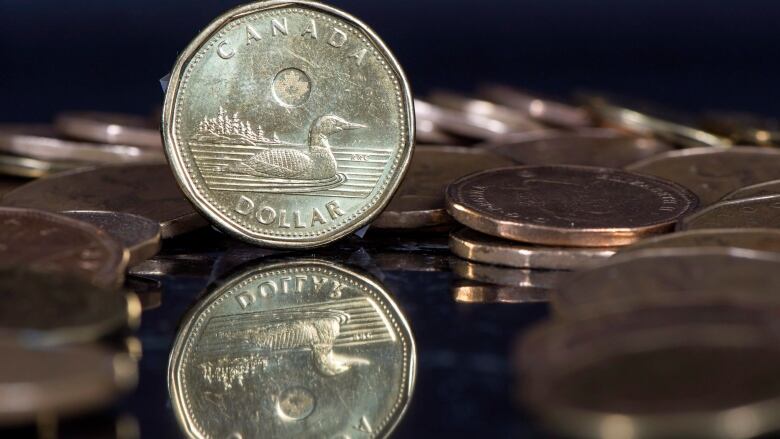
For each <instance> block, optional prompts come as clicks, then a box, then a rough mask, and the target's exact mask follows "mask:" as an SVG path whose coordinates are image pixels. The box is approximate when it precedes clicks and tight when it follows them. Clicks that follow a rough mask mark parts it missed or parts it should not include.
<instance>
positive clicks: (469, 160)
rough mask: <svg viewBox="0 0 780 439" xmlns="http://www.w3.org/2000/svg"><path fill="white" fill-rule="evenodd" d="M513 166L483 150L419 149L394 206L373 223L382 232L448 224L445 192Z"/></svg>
mask: <svg viewBox="0 0 780 439" xmlns="http://www.w3.org/2000/svg"><path fill="white" fill-rule="evenodd" d="M510 165H512V162H511V161H510V160H507V159H504V158H502V157H499V156H497V155H495V154H492V153H490V152H487V151H485V150H482V149H475V148H464V147H457V146H418V147H417V148H415V150H414V154H413V155H412V163H411V165H410V166H409V170H408V171H407V173H406V176H405V177H404V181H403V183H401V187H399V188H398V191H396V193H395V195H393V198H392V199H391V200H390V204H388V205H387V207H385V209H384V210H383V211H382V213H381V214H380V215H379V216H378V217H377V219H375V220H374V222H373V223H371V227H377V228H380V229H414V228H420V227H429V226H437V225H441V224H447V223H449V222H451V221H452V218H451V217H450V216H449V214H447V208H446V205H445V203H444V189H445V188H446V187H447V185H448V184H449V183H450V182H452V181H454V180H456V179H458V178H460V177H463V176H464V175H468V174H471V173H473V172H477V171H484V170H486V169H492V168H501V167H505V166H510Z"/></svg>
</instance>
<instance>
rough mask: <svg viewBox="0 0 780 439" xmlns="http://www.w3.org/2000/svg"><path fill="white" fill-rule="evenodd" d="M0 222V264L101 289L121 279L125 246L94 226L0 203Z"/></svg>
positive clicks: (117, 282) (126, 259)
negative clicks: (65, 277)
mask: <svg viewBox="0 0 780 439" xmlns="http://www.w3.org/2000/svg"><path fill="white" fill-rule="evenodd" d="M0 226H2V227H0V269H19V268H24V269H29V270H34V271H37V272H42V273H51V274H64V275H69V276H77V277H79V278H81V279H85V280H86V281H88V282H90V283H93V284H95V285H99V286H102V287H106V288H115V287H118V286H119V285H121V284H122V280H123V277H124V272H125V268H126V267H127V261H128V258H129V255H128V253H127V250H125V249H124V248H123V247H122V245H121V244H119V243H118V242H117V241H115V240H114V239H113V238H112V237H110V236H109V235H108V234H107V233H105V232H103V231H102V230H100V229H98V228H97V227H94V226H92V225H90V224H87V223H83V222H81V221H76V220H74V219H71V218H68V217H66V216H63V215H57V214H53V213H49V212H44V211H39V210H33V209H21V208H11V207H0Z"/></svg>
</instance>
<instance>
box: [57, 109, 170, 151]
mask: <svg viewBox="0 0 780 439" xmlns="http://www.w3.org/2000/svg"><path fill="white" fill-rule="evenodd" d="M54 127H55V129H56V130H57V132H59V133H60V134H62V135H64V136H69V137H72V138H74V139H81V140H88V141H91V142H101V143H110V144H119V145H133V146H139V147H142V148H148V149H157V150H162V138H161V137H160V130H158V129H157V128H156V127H155V126H154V125H153V124H152V123H151V121H150V120H149V119H146V118H144V117H140V116H135V115H132V114H118V113H99V112H67V113H60V114H58V115H57V117H55V119H54Z"/></svg>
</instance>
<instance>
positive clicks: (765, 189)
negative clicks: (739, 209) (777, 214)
mask: <svg viewBox="0 0 780 439" xmlns="http://www.w3.org/2000/svg"><path fill="white" fill-rule="evenodd" d="M767 195H780V180H769V181H765V182H762V183H756V184H751V185H749V186H744V187H741V188H739V189H736V190H734V191H733V192H729V193H728V194H726V195H725V196H723V198H721V199H720V200H719V201H733V200H742V199H745V198H754V197H763V196H767Z"/></svg>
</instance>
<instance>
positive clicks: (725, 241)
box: [620, 228, 780, 255]
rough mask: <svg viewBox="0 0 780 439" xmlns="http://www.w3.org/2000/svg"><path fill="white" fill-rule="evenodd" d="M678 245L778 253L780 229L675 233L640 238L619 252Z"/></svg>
mask: <svg viewBox="0 0 780 439" xmlns="http://www.w3.org/2000/svg"><path fill="white" fill-rule="evenodd" d="M678 247H682V248H686V247H735V248H745V249H748V250H758V251H768V252H780V230H777V229H761V228H755V229H740V228H733V229H709V230H708V229H702V230H690V231H685V232H675V233H670V234H668V235H661V236H656V237H653V238H648V239H643V240H641V241H639V242H637V243H635V244H632V245H630V246H628V247H624V248H622V249H620V254H621V255H622V254H625V253H627V252H633V251H638V250H646V249H651V248H678Z"/></svg>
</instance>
